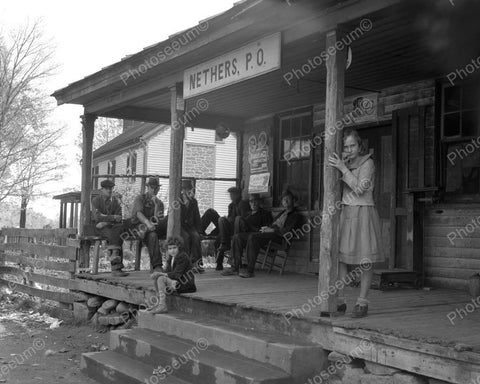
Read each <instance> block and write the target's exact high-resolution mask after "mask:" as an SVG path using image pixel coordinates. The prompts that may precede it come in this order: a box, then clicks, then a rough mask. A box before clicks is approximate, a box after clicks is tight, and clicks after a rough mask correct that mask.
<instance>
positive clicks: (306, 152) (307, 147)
mask: <svg viewBox="0 0 480 384" xmlns="http://www.w3.org/2000/svg"><path fill="white" fill-rule="evenodd" d="M311 147H312V143H311V141H310V140H302V144H301V157H310V151H311Z"/></svg>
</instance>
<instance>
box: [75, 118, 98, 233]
mask: <svg viewBox="0 0 480 384" xmlns="http://www.w3.org/2000/svg"><path fill="white" fill-rule="evenodd" d="M80 118H81V119H82V134H83V145H82V193H81V197H80V201H81V208H80V228H79V233H80V235H83V230H84V228H83V227H84V225H85V224H90V220H91V217H90V195H91V192H92V156H93V134H94V132H95V120H96V119H97V116H95V115H91V114H84V115H82V116H81V117H80Z"/></svg>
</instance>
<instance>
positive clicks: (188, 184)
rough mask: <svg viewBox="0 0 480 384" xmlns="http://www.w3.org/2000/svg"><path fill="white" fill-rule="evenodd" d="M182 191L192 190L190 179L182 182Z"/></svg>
mask: <svg viewBox="0 0 480 384" xmlns="http://www.w3.org/2000/svg"><path fill="white" fill-rule="evenodd" d="M182 189H193V183H192V180H190V179H183V180H182Z"/></svg>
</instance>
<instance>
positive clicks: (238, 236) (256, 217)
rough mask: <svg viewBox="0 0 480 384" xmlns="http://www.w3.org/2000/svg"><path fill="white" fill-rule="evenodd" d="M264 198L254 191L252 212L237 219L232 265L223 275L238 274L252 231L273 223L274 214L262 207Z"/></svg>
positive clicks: (251, 202)
mask: <svg viewBox="0 0 480 384" xmlns="http://www.w3.org/2000/svg"><path fill="white" fill-rule="evenodd" d="M261 203H262V199H261V197H260V195H259V194H258V193H252V194H251V195H250V198H249V204H250V212H249V213H248V214H247V215H246V216H245V217H242V216H237V218H236V219H235V228H234V235H233V237H232V257H231V259H230V263H231V267H230V268H229V269H227V270H226V271H224V272H222V275H223V276H230V275H238V273H239V271H240V266H241V264H242V254H243V249H244V248H245V246H246V245H247V240H248V237H249V236H250V234H251V233H255V232H259V231H260V228H262V227H266V226H269V225H271V224H272V215H271V214H270V212H268V211H266V210H265V209H263V208H262V207H261Z"/></svg>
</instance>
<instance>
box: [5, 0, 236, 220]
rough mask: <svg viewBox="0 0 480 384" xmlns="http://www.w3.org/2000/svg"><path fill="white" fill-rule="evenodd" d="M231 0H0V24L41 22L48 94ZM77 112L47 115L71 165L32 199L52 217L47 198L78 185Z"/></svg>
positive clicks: (69, 108) (65, 108)
mask: <svg viewBox="0 0 480 384" xmlns="http://www.w3.org/2000/svg"><path fill="white" fill-rule="evenodd" d="M234 1H236V0H204V1H198V0H175V1H167V0H156V1H153V0H139V1H126V0H115V1H114V0H82V1H65V0H63V1H61V0H42V1H39V0H0V28H1V29H2V30H3V31H4V32H5V31H8V29H10V28H15V27H17V26H21V25H24V24H25V23H29V22H30V23H32V22H33V21H35V20H38V19H41V20H42V22H43V26H44V32H45V36H46V38H48V39H51V40H52V42H53V44H54V45H55V47H56V53H55V61H56V63H57V64H58V65H59V69H58V71H57V73H56V74H55V75H54V76H53V77H52V78H51V79H49V80H48V82H47V84H46V85H45V86H46V92H47V94H49V95H50V94H52V93H53V92H54V91H55V90H57V89H60V88H63V87H65V86H66V85H68V84H69V83H72V82H74V81H76V80H80V79H82V78H83V77H85V76H87V75H89V74H92V73H94V72H97V71H99V70H101V69H102V68H103V67H105V66H108V65H110V64H113V63H115V62H117V61H119V60H121V59H122V58H123V57H125V56H126V55H129V54H133V53H136V52H138V51H140V50H142V49H143V48H144V47H148V46H150V45H152V44H155V43H158V42H160V41H162V40H165V39H166V38H168V36H169V35H171V34H173V33H175V32H178V31H182V30H185V29H188V28H191V27H193V26H195V25H197V24H198V22H199V21H201V20H203V19H206V18H209V17H211V16H213V15H216V14H218V13H221V12H224V11H226V10H227V9H229V8H231V7H232V5H233V3H234ZM81 114H82V107H81V106H77V105H62V106H59V107H57V108H56V109H55V111H54V113H53V116H52V124H58V126H62V125H65V126H66V132H65V135H64V138H63V140H62V146H63V150H64V155H65V158H66V160H67V163H68V164H70V166H69V168H68V169H67V171H66V172H65V178H64V180H63V182H62V183H56V184H55V185H50V186H47V187H46V188H47V190H48V193H49V194H50V196H48V197H47V198H42V199H38V200H37V201H36V202H34V204H35V210H38V211H40V212H42V213H44V214H45V215H46V216H47V217H49V218H51V219H54V218H55V217H56V215H57V212H58V211H59V203H58V201H53V200H52V199H51V196H52V195H54V194H58V193H61V192H62V191H63V190H64V189H65V188H79V186H80V165H79V164H78V162H77V161H76V160H75V150H76V148H75V146H74V140H75V138H76V137H77V136H78V133H79V132H80V131H81V125H80V118H79V116H80V115H81Z"/></svg>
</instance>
